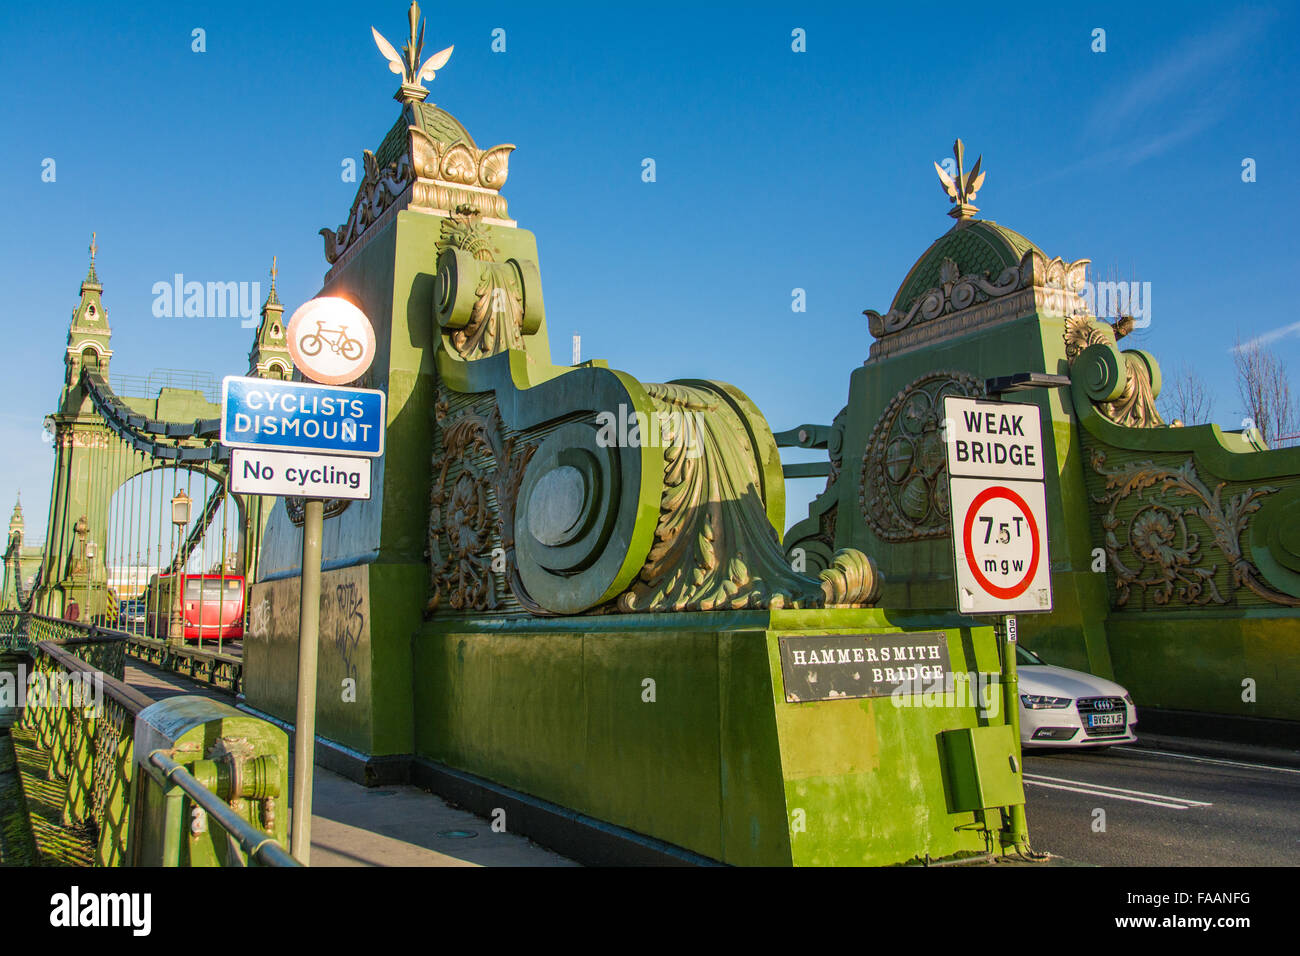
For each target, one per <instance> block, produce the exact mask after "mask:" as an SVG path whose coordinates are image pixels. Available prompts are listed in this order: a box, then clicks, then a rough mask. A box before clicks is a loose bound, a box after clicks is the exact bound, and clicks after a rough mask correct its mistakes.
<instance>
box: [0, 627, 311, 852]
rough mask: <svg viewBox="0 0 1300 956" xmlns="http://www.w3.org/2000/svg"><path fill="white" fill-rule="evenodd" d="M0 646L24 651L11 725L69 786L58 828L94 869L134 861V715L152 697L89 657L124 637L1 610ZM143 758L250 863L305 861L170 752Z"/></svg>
mask: <svg viewBox="0 0 1300 956" xmlns="http://www.w3.org/2000/svg"><path fill="white" fill-rule="evenodd" d="M48 633H55V634H58V635H61V636H62V638H63V640H64V641H66V642H67V643H59V642H58V641H57V640H43V639H40V635H43V634H48ZM0 642H2V643H0V648H3V649H7V650H11V651H18V652H21V651H26V652H27V653H28V654H29V655H30V658H31V662H32V666H31V678H30V680H29V681H28V685H29V686H28V687H27V688H26V690H27V693H28V696H27V700H26V706H25V707H24V708H23V711H22V716H21V717H20V718H19V720H18V721H17V723H15V725H14V729H15V730H17V731H18V732H19V733H20V734H21V735H22V736H23V737H24V739H25V740H29V741H30V743H31V745H32V746H33V747H34V748H35V749H36V750H38V751H40V752H41V753H43V754H47V755H48V756H49V765H48V771H47V774H46V776H47V777H48V778H49V779H50V780H52V781H58V782H63V783H66V790H65V791H64V798H63V806H62V813H61V822H62V825H63V826H64V827H67V828H70V829H72V830H76V831H78V832H79V833H81V834H83V835H85V836H86V838H87V839H89V840H90V841H91V842H92V843H93V845H94V855H93V860H94V864H95V865H96V866H127V865H130V861H131V847H130V845H129V841H130V839H131V815H132V805H133V802H134V800H135V799H136V797H135V795H136V792H137V791H136V790H134V789H133V788H132V778H133V776H134V771H135V753H134V746H135V724H136V717H137V716H138V715H139V714H140V712H141V711H142V710H143V709H144V708H146V707H148V706H150V705H151V704H153V703H154V701H153V700H151V699H150V698H149V697H147V696H145V695H144V694H142V693H140V692H139V691H137V690H135V689H134V688H132V687H130V686H128V685H126V684H125V683H123V682H122V681H121V680H119V679H117V678H115V677H113V676H112V675H110V674H107V673H105V672H104V670H103V669H101V668H99V667H96V666H94V665H93V664H91V663H89V662H88V661H87V660H86V659H85V656H86V655H91V656H93V655H94V654H96V653H100V654H102V653H104V652H103V651H102V649H99V648H96V647H94V645H97V644H98V645H103V644H107V645H113V646H116V647H118V648H119V649H121V648H125V647H127V646H128V644H129V642H128V640H127V639H126V636H125V635H120V634H115V633H113V632H104V631H103V629H95V628H90V627H87V626H85V625H79V624H76V623H75V622H67V621H57V620H54V619H50V618H43V617H39V616H37V615H28V614H21V613H17V614H16V613H12V612H4V613H0ZM119 660H120V655H119ZM148 759H149V762H150V763H151V764H152V765H153V766H155V767H158V768H159V769H160V770H162V771H163V772H164V774H165V777H166V779H167V780H168V781H169V782H171V783H173V784H175V785H176V786H177V787H179V788H180V789H181V790H183V791H184V792H185V794H186V795H187V796H188V797H189V798H190V799H191V800H192V801H193V802H194V804H195V805H197V806H198V807H201V808H202V810H203V811H204V813H205V814H206V815H207V817H206V818H207V819H211V820H213V821H214V822H215V823H216V824H217V825H218V826H219V827H220V828H221V830H222V831H223V832H224V833H225V834H226V835H227V837H228V839H229V840H230V842H231V843H232V845H234V846H237V847H238V848H239V850H241V851H242V852H243V853H244V854H246V855H247V860H248V865H254V866H257V865H260V866H299V865H301V864H300V863H298V861H297V860H295V859H294V858H293V857H292V856H290V855H289V854H288V853H287V852H286V851H285V850H284V848H283V847H281V846H280V845H279V843H277V842H276V841H275V840H274V839H273V838H271V837H270V836H268V835H267V834H265V833H259V832H258V831H257V830H256V829H255V828H254V827H253V826H252V825H251V824H249V823H248V822H247V821H245V820H243V819H242V818H240V817H239V816H237V815H236V814H234V813H233V812H232V811H231V810H230V808H229V806H227V805H226V804H225V803H224V801H222V799H221V798H220V797H218V796H217V795H216V794H214V793H212V791H210V790H208V789H207V788H205V787H204V786H203V784H202V783H200V782H199V781H198V780H196V779H195V778H194V777H193V776H192V775H191V774H190V773H189V772H188V771H187V770H186V769H185V768H184V767H181V766H180V765H179V764H176V763H175V762H174V761H172V760H171V759H170V758H169V757H168V756H167V755H166V754H164V753H162V752H155V753H152V754H150V755H149V757H148ZM225 859H227V860H229V861H231V862H230V864H229V865H243V864H242V860H241V858H240V854H238V853H229V854H226V856H225Z"/></svg>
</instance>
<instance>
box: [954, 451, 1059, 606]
mask: <svg viewBox="0 0 1300 956" xmlns="http://www.w3.org/2000/svg"><path fill="white" fill-rule="evenodd" d="M949 489H950V493H951V495H952V509H953V510H952V516H953V530H954V531H955V532H956V534H955V535H954V541H953V551H954V556H955V558H956V570H957V605H958V610H960V611H962V612H964V613H967V614H1009V613H1015V612H1025V611H1050V610H1051V609H1052V588H1051V561H1050V559H1049V557H1048V553H1047V501H1046V497H1045V495H1044V493H1043V485H1042V483H1041V482H1037V481H1005V480H1003V481H990V480H988V479H987V478H959V477H953V478H951V479H949Z"/></svg>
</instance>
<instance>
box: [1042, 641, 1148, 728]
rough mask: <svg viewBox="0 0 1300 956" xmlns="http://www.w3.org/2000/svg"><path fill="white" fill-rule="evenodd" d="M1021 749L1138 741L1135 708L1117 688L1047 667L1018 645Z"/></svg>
mask: <svg viewBox="0 0 1300 956" xmlns="http://www.w3.org/2000/svg"><path fill="white" fill-rule="evenodd" d="M1016 671H1017V676H1018V677H1019V679H1020V745H1021V747H1024V748H1030V747H1105V746H1108V745H1110V744H1131V743H1134V742H1135V741H1136V740H1137V735H1136V734H1135V733H1134V728H1135V727H1136V726H1137V708H1135V707H1134V706H1133V698H1132V697H1131V696H1130V695H1129V692H1128V691H1126V690H1125V689H1124V688H1123V687H1121V686H1120V685H1119V684H1116V683H1115V682H1114V681H1109V680H1106V679H1105V678H1102V677H1095V676H1093V675H1092V674H1085V673H1084V672H1083V671H1072V670H1070V669H1069V668H1067V667H1056V666H1054V665H1052V664H1048V663H1047V662H1045V661H1044V660H1043V659H1042V658H1040V657H1039V656H1038V655H1036V654H1034V653H1033V652H1032V651H1027V650H1025V649H1024V648H1023V647H1021V646H1020V645H1019V644H1017V645H1016Z"/></svg>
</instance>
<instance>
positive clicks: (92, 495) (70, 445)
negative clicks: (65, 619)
mask: <svg viewBox="0 0 1300 956" xmlns="http://www.w3.org/2000/svg"><path fill="white" fill-rule="evenodd" d="M96 248H97V247H96V243H95V239H94V236H93V235H92V237H91V242H90V269H89V271H87V273H86V278H85V279H83V280H82V281H81V298H80V301H79V302H78V303H77V306H76V308H75V309H73V311H72V322H71V324H70V325H69V327H68V342H67V349H66V351H65V353H64V357H63V364H64V369H65V374H64V380H63V391H62V393H61V395H60V396H59V407H58V410H57V411H56V412H55V413H54V414H53V415H50V416H49V417H48V418H47V419H46V426H47V427H48V428H49V430H50V431H52V432H53V434H54V480H53V482H52V488H51V500H50V511H49V524H48V525H47V532H46V536H45V541H46V547H45V559H44V564H43V565H42V568H41V581H42V583H41V586H40V589H39V591H38V592H37V595H36V602H35V606H34V609H35V610H39V611H41V612H42V613H45V614H51V615H56V616H61V615H64V614H65V613H70V612H71V610H72V605H73V604H76V605H77V611H76V613H77V616H78V617H83V616H84V615H85V614H86V613H91V614H94V613H98V612H99V611H102V606H103V604H104V594H105V591H106V587H107V573H106V570H105V565H104V553H105V552H104V544H105V531H106V526H107V520H108V494H105V493H103V491H102V490H101V489H99V488H98V482H96V481H95V477H96V476H95V474H94V472H95V469H94V464H95V462H93V461H92V459H93V458H94V457H95V455H94V453H95V452H96V451H103V450H106V449H108V447H109V431H108V429H107V428H106V427H105V425H104V423H103V420H102V419H101V418H100V417H99V416H98V415H96V414H95V411H94V408H93V406H92V404H91V402H90V399H89V396H88V395H87V394H86V393H85V390H84V389H83V387H82V384H81V373H82V370H83V369H90V370H92V371H96V372H98V373H99V374H100V375H103V376H105V377H107V375H108V365H109V360H110V359H111V358H112V355H113V350H112V348H111V341H112V330H111V329H110V328H109V324H108V313H107V311H106V310H105V309H104V303H103V293H104V287H103V285H101V284H100V281H99V276H98V274H97V273H96V271H95V253H96Z"/></svg>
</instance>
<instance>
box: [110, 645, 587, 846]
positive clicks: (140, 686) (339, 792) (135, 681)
mask: <svg viewBox="0 0 1300 956" xmlns="http://www.w3.org/2000/svg"><path fill="white" fill-rule="evenodd" d="M125 678H126V683H127V684H129V685H130V686H132V687H134V688H135V689H136V690H138V691H140V692H141V693H142V694H145V695H146V696H149V697H152V698H153V699H154V700H163V699H165V698H167V697H175V696H177V695H180V694H197V695H199V696H202V697H210V698H212V699H214V700H220V701H224V702H226V703H230V704H233V703H235V700H234V698H233V697H231V695H229V694H227V693H225V692H224V691H221V690H219V689H216V688H211V687H206V686H204V685H202V684H196V683H194V682H192V681H190V680H188V679H187V678H185V677H182V676H180V675H179V674H173V673H171V672H170V671H164V670H160V669H158V668H155V667H151V666H150V665H148V664H144V663H142V662H140V661H137V660H132V659H130V658H128V660H127V664H126V674H125ZM289 748H290V750H289V753H290V754H291V755H292V753H293V749H292V748H293V736H292V734H291V735H290V738H289ZM290 779H291V780H292V771H291V772H290ZM290 789H291V790H292V783H291V784H290ZM311 810H312V814H311V819H312V823H311V837H312V839H311V859H310V863H311V865H312V866H577V865H578V864H577V863H575V862H574V861H573V860H570V859H568V858H567V857H563V856H560V855H559V854H558V853H552V852H551V851H550V850H547V849H545V848H544V847H540V846H538V845H537V844H536V843H533V842H532V841H530V840H528V839H526V838H525V837H522V836H519V835H517V834H514V833H510V832H509V820H505V819H504V818H498V819H497V820H495V821H493V820H488V819H484V818H483V817H480V816H476V815H475V814H473V813H470V812H469V811H467V810H462V809H459V808H457V807H453V806H452V805H451V804H449V803H447V801H445V800H443V799H442V798H441V797H438V796H436V795H435V794H432V793H430V792H429V791H427V790H422V789H421V788H419V787H414V786H409V785H402V784H399V785H393V786H388V787H382V788H371V787H363V786H361V785H360V784H357V783H353V782H352V781H351V780H348V779H347V778H346V777H342V776H340V775H339V774H336V773H333V772H331V771H329V770H326V769H325V768H324V767H317V768H316V770H315V775H314V778H313V785H312V806H311ZM494 824H495V826H494ZM503 826H504V827H505V829H504V831H503V830H502V829H501V828H502V827H503Z"/></svg>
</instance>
